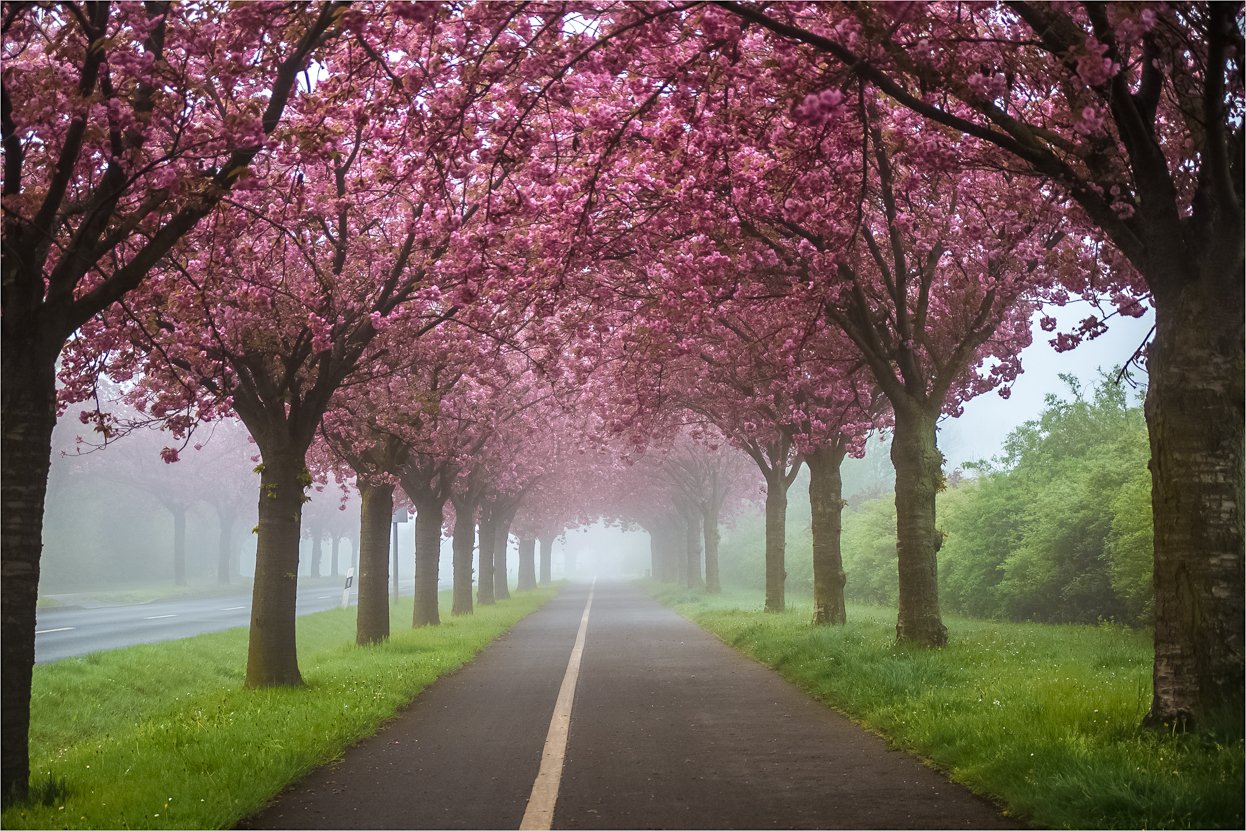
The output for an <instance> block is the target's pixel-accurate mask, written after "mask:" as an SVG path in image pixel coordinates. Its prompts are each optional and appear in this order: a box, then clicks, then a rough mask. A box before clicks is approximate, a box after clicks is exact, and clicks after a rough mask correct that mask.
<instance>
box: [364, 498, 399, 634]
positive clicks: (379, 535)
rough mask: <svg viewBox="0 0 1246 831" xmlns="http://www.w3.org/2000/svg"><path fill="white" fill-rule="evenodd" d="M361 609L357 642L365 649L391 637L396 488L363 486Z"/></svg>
mask: <svg viewBox="0 0 1246 831" xmlns="http://www.w3.org/2000/svg"><path fill="white" fill-rule="evenodd" d="M359 495H360V497H361V507H360V509H359V545H358V547H357V551H358V554H359V572H358V575H359V581H358V586H359V609H358V610H357V611H356V618H355V643H357V644H359V645H360V646H366V645H367V644H371V643H380V642H381V641H383V640H385V639H386V638H388V637H389V526H390V520H391V519H392V517H393V515H394V486H393V485H377V486H371V485H365V484H363V483H360V485H359Z"/></svg>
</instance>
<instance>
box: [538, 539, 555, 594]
mask: <svg viewBox="0 0 1246 831" xmlns="http://www.w3.org/2000/svg"><path fill="white" fill-rule="evenodd" d="M540 540H541V585H542V586H548V585H549V584H550V583H551V582H552V580H553V578H552V577H551V572H552V571H553V562H554V538H553V537H552V536H544V537H541V538H540Z"/></svg>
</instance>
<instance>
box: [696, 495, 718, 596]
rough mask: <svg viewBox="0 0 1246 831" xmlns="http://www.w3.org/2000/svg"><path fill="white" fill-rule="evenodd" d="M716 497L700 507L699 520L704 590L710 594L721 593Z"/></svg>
mask: <svg viewBox="0 0 1246 831" xmlns="http://www.w3.org/2000/svg"><path fill="white" fill-rule="evenodd" d="M718 507H719V505H718V499H717V498H710V499H708V500H706V501H705V503H704V505H703V506H702V509H701V521H702V523H704V526H705V590H706V591H707V592H709V593H710V594H721V593H722V590H723V589H722V582H721V580H720V578H719V573H718V542H719V540H720V539H721V535H720V534H719V533H718Z"/></svg>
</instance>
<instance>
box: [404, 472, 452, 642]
mask: <svg viewBox="0 0 1246 831" xmlns="http://www.w3.org/2000/svg"><path fill="white" fill-rule="evenodd" d="M407 495H408V496H410V494H407ZM445 504H446V503H445V500H444V499H442V498H440V497H438V496H435V495H429V496H428V497H426V498H421V499H420V501H419V502H418V503H417V504H416V506H415V609H414V611H413V612H412V616H411V625H412V626H413V627H416V628H418V627H420V626H440V625H441V615H440V614H439V613H438V611H437V579H438V570H439V569H440V566H441V524H442V522H443V521H444V520H445Z"/></svg>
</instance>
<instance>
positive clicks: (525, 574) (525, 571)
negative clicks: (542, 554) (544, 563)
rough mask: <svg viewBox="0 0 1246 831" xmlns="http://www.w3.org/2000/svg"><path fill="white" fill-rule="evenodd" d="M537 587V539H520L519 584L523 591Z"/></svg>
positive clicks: (520, 589)
mask: <svg viewBox="0 0 1246 831" xmlns="http://www.w3.org/2000/svg"><path fill="white" fill-rule="evenodd" d="M535 588H536V540H535V539H532V538H530V537H521V538H520V539H519V586H518V589H519V591H521V592H525V591H532V590H533V589H535Z"/></svg>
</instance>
